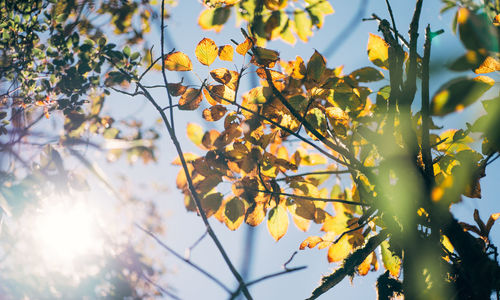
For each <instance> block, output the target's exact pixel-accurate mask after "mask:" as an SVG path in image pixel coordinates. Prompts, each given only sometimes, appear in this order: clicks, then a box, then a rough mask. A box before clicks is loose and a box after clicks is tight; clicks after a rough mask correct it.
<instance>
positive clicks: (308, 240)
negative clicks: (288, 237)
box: [299, 236, 323, 250]
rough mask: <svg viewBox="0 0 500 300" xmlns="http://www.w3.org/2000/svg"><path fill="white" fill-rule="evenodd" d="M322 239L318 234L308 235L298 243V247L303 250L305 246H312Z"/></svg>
mask: <svg viewBox="0 0 500 300" xmlns="http://www.w3.org/2000/svg"><path fill="white" fill-rule="evenodd" d="M322 241H323V239H322V238H320V237H319V236H310V237H308V238H306V239H305V240H304V241H303V242H302V243H300V246H299V249H300V250H304V249H305V248H306V247H309V248H311V249H312V248H314V247H316V245H317V244H318V243H320V242H322Z"/></svg>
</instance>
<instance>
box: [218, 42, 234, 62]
mask: <svg viewBox="0 0 500 300" xmlns="http://www.w3.org/2000/svg"><path fill="white" fill-rule="evenodd" d="M233 55H234V48H233V46H231V45H224V46H220V47H219V58H220V59H221V60H225V61H233Z"/></svg>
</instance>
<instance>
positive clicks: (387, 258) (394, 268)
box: [380, 241, 401, 278]
mask: <svg viewBox="0 0 500 300" xmlns="http://www.w3.org/2000/svg"><path fill="white" fill-rule="evenodd" d="M380 249H381V251H382V262H383V263H384V267H385V269H386V270H388V271H389V273H391V275H392V276H394V277H396V278H397V277H399V271H400V269H401V260H400V258H399V257H397V256H396V255H394V254H393V253H392V252H391V250H390V249H389V242H388V241H383V242H382V244H380Z"/></svg>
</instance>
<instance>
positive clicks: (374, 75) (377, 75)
mask: <svg viewBox="0 0 500 300" xmlns="http://www.w3.org/2000/svg"><path fill="white" fill-rule="evenodd" d="M351 76H353V77H354V79H355V80H356V81H359V82H372V81H379V80H382V79H384V74H382V72H380V71H379V70H377V69H375V68H372V67H364V68H361V69H357V70H356V71H354V72H352V73H351Z"/></svg>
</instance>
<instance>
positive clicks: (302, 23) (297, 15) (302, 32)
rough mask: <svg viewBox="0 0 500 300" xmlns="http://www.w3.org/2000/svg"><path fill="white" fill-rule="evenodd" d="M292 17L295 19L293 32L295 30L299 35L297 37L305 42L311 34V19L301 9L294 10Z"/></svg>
mask: <svg viewBox="0 0 500 300" xmlns="http://www.w3.org/2000/svg"><path fill="white" fill-rule="evenodd" d="M294 19H295V22H294V24H295V32H297V35H298V36H299V39H301V40H302V41H304V42H307V39H308V38H309V37H310V36H312V35H313V33H312V30H311V28H312V26H313V24H312V21H311V19H310V18H309V16H308V14H307V13H306V12H305V11H303V10H296V11H295V12H294Z"/></svg>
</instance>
